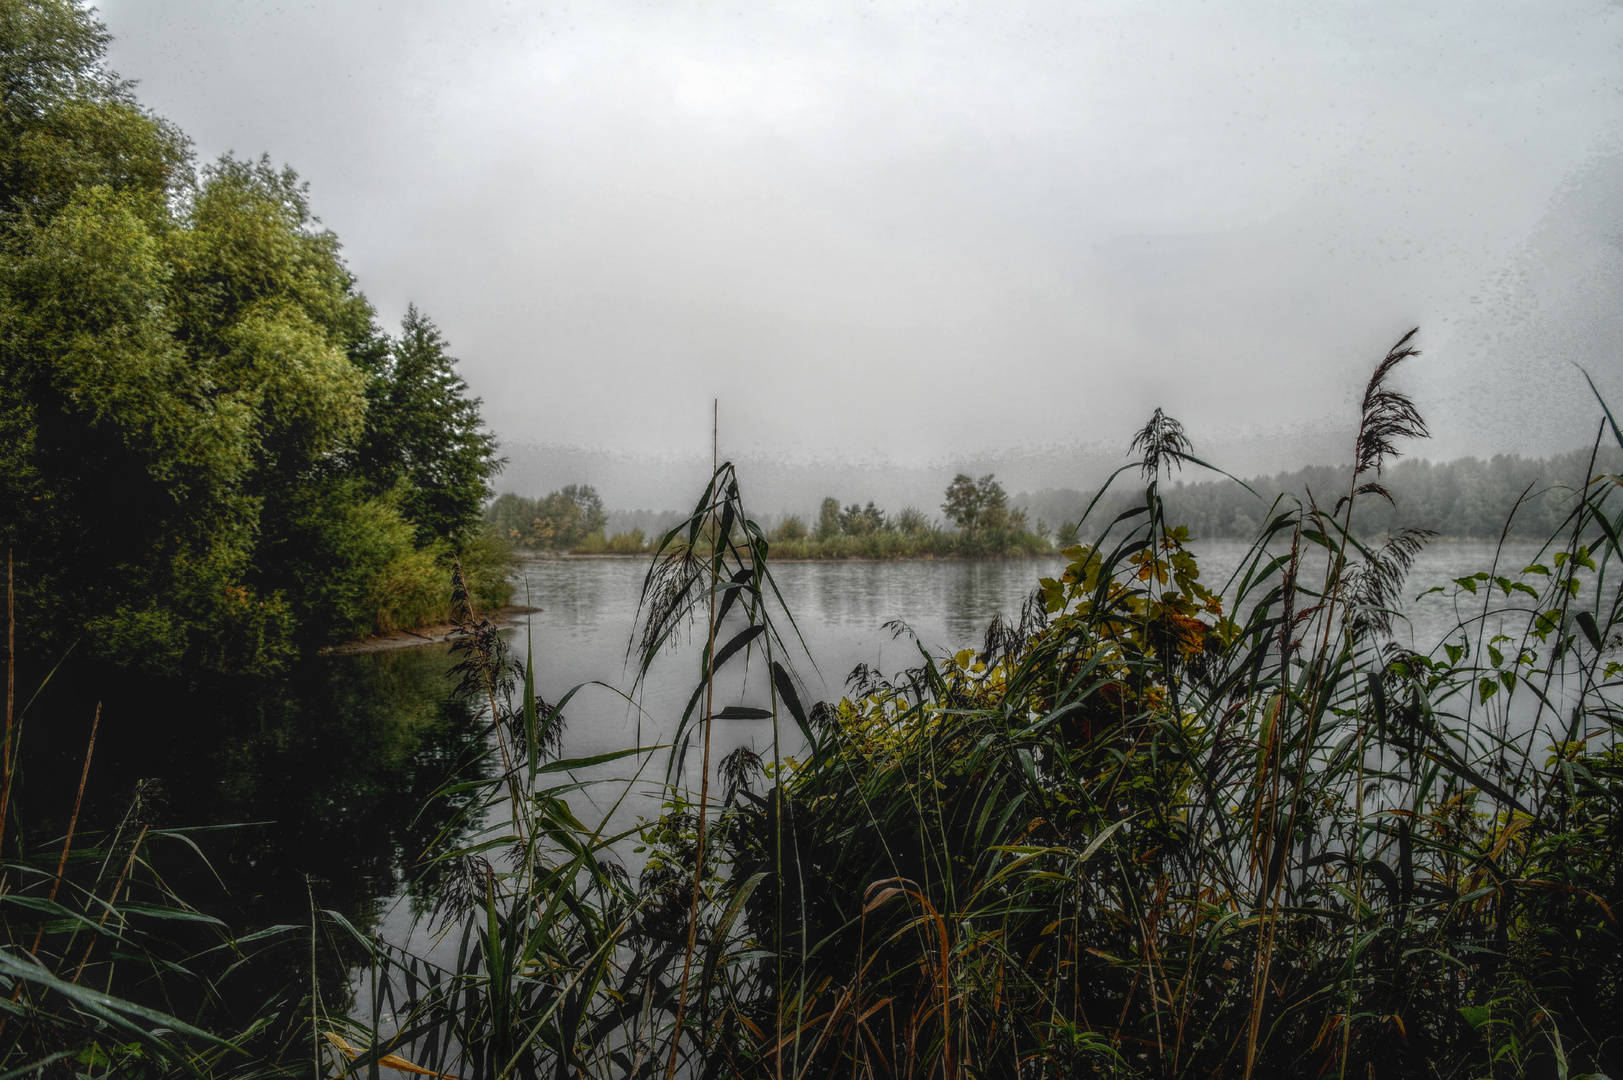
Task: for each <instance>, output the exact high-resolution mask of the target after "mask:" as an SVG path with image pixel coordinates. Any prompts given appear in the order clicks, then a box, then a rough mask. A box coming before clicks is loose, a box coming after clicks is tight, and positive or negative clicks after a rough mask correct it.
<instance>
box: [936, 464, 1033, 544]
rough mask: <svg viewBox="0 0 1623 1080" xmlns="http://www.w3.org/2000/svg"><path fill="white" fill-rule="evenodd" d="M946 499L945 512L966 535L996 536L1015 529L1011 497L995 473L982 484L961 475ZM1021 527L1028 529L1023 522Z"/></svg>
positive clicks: (964, 474)
mask: <svg viewBox="0 0 1623 1080" xmlns="http://www.w3.org/2000/svg"><path fill="white" fill-rule="evenodd" d="M946 496H947V498H946V502H944V503H942V504H941V512H942V513H944V514H946V515H947V518H948V520H950V521H951V522H952V523H953V524H954V525H957V526H958V527H959V528H960V529H962V530H964V531H965V532H969V533H979V532H992V531H997V530H1001V529H1006V528H1009V527H1010V525H1011V522H1010V520H1009V496H1008V495H1007V493H1005V492H1004V490H1003V485H1002V484H1000V483H998V482H997V481H996V480H995V479H993V476H992V474H991V473H987V474H986V475H985V476H982V477H981V478H980V479H979V480H977V479H975V478H974V477H972V476H970V475H969V474H967V473H959V474H958V475H957V476H955V477H953V478H952V483H950V484H948V485H947V493H946ZM1018 527H1019V528H1024V527H1025V522H1024V520H1023V519H1022V520H1021V522H1020V524H1019V526H1018Z"/></svg>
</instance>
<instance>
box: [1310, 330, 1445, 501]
mask: <svg viewBox="0 0 1623 1080" xmlns="http://www.w3.org/2000/svg"><path fill="white" fill-rule="evenodd" d="M1418 333H1420V327H1418V326H1417V327H1415V328H1414V329H1413V330H1410V331H1409V332H1408V333H1407V334H1404V335H1403V336H1402V337H1401V338H1399V339H1398V341H1397V344H1395V345H1393V346H1392V347H1391V348H1390V349H1388V350H1387V352H1386V357H1385V358H1384V359H1382V360H1381V362H1380V363H1379V364H1378V365H1376V368H1375V373H1374V374H1373V375H1371V376H1370V379H1369V385H1368V386H1366V387H1365V388H1364V400H1363V403H1362V405H1361V407H1360V410H1359V420H1358V439H1357V441H1356V442H1355V443H1354V445H1353V483H1354V484H1355V485H1357V486H1356V487H1355V489H1354V491H1353V492H1352V493H1351V494H1349V495H1346V496H1343V497H1342V499H1340V500H1339V501H1338V502H1337V503H1336V506H1335V510H1334V511H1333V513H1335V514H1340V513H1341V509H1342V506H1343V505H1345V504H1347V503H1350V502H1352V500H1353V498H1354V496H1357V495H1365V494H1369V495H1380V496H1382V497H1383V498H1385V499H1386V500H1387V501H1388V502H1391V501H1392V496H1391V494H1390V493H1388V492H1387V490H1386V488H1385V487H1383V486H1381V484H1380V483H1379V482H1378V481H1370V482H1368V483H1365V484H1362V485H1359V484H1358V483H1357V482H1358V478H1359V477H1360V476H1363V475H1364V474H1365V473H1367V472H1370V471H1372V470H1373V471H1374V473H1375V475H1376V476H1379V475H1380V474H1381V469H1382V468H1384V467H1385V465H1386V461H1387V459H1388V458H1395V457H1397V456H1398V449H1397V446H1396V442H1395V440H1397V439H1425V438H1429V437H1430V435H1431V433H1430V432H1429V431H1428V430H1427V428H1426V421H1425V419H1424V418H1423V417H1422V416H1421V415H1420V410H1419V409H1417V408H1415V403H1414V402H1413V401H1412V400H1410V398H1409V396H1408V395H1407V394H1404V393H1402V392H1401V391H1398V390H1394V389H1392V388H1391V387H1389V386H1387V385H1386V380H1387V378H1388V377H1389V376H1390V375H1391V374H1392V372H1393V371H1394V370H1395V369H1396V368H1397V366H1398V365H1399V364H1401V363H1402V362H1403V361H1405V360H1407V359H1408V358H1409V357H1411V356H1419V355H1420V350H1419V349H1416V348H1413V347H1411V346H1410V344H1409V342H1410V341H1412V340H1414V336H1415V335H1416V334H1418Z"/></svg>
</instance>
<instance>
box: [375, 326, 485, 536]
mask: <svg viewBox="0 0 1623 1080" xmlns="http://www.w3.org/2000/svg"><path fill="white" fill-rule="evenodd" d="M456 363H457V362H456V359H455V358H454V357H452V356H451V355H450V353H448V352H447V351H446V343H445V339H444V337H443V336H442V335H441V334H440V331H439V328H438V327H436V326H435V325H434V323H433V321H432V320H431V319H429V318H428V316H426V315H424V314H423V313H422V312H420V311H418V310H417V308H416V307H415V306H412V307H410V308H408V309H407V310H406V317H405V319H404V320H403V321H402V322H401V324H400V336H399V337H398V338H395V339H394V340H393V341H391V342H388V345H387V349H386V351H384V352H383V355H382V356H381V357H379V358H378V362H377V366H376V367H375V368H374V369H373V371H372V376H371V379H370V380H369V382H368V384H367V390H366V396H367V401H368V412H367V418H368V422H367V431H366V435H365V437H364V439H363V440H362V442H361V445H360V448H359V455H358V456H359V464H360V467H361V470H362V471H363V472H364V473H365V474H366V476H367V477H368V478H369V479H370V480H371V481H372V482H373V483H374V484H375V485H377V486H378V487H379V488H381V489H389V488H393V487H395V486H397V485H400V484H404V485H405V488H406V493H405V495H404V497H403V499H402V502H401V509H402V511H403V512H404V513H405V515H406V517H407V518H409V519H410V520H411V521H412V522H413V523H414V524H415V525H416V526H417V534H418V538H419V540H421V541H424V542H427V541H430V540H433V539H457V538H459V537H461V536H462V534H463V533H464V532H465V531H466V530H468V529H469V528H470V527H472V526H473V525H474V524H476V523H477V522H478V521H479V519H480V511H481V509H482V508H483V506H484V503H485V500H486V499H487V498H489V496H490V479H491V477H492V476H494V475H495V474H496V473H497V472H499V471H500V470H501V467H502V464H503V462H502V460H501V459H500V458H498V457H497V456H496V438H495V436H494V435H492V434H491V433H490V432H489V431H487V430H485V427H484V421H483V419H482V418H481V417H480V414H479V408H480V405H481V404H482V402H481V401H480V399H479V398H476V397H470V396H469V394H468V384H467V383H466V382H464V381H463V379H462V377H461V376H460V375H458V374H457V372H456Z"/></svg>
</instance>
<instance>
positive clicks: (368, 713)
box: [24, 648, 485, 1021]
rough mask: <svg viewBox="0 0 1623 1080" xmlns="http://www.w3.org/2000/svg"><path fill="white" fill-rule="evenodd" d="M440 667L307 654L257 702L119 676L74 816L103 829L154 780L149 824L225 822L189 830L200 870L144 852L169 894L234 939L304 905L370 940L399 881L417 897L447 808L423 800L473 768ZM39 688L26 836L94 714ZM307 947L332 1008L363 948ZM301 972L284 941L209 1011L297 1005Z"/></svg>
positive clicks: (297, 945)
mask: <svg viewBox="0 0 1623 1080" xmlns="http://www.w3.org/2000/svg"><path fill="white" fill-rule="evenodd" d="M448 667H449V662H448V661H447V659H446V657H445V654H444V651H443V650H442V649H439V648H433V649H406V650H398V651H394V652H387V653H377V654H372V655H363V656H353V657H341V658H333V659H330V660H321V661H314V662H311V663H309V664H306V665H303V666H302V667H301V668H300V669H299V670H297V671H296V672H295V673H294V675H293V677H292V678H290V679H289V680H288V681H286V682H285V683H282V684H280V685H276V686H269V687H263V686H262V687H260V688H259V689H258V691H257V692H248V691H245V690H244V689H242V688H240V687H239V688H234V689H233V690H232V691H231V692H218V691H216V692H212V693H207V694H196V695H190V696H186V697H177V696H175V695H174V694H173V693H171V692H168V691H159V690H155V689H153V688H150V687H137V686H133V685H131V684H129V683H128V682H125V683H123V687H124V689H123V690H122V691H121V693H120V696H119V698H118V699H117V700H106V701H105V702H104V707H103V720H102V727H101V734H100V735H99V736H98V741H97V747H96V753H95V760H94V763H93V765H92V769H91V775H90V789H91V790H90V792H89V793H88V797H87V806H86V810H85V821H86V823H88V824H89V825H90V826H91V827H93V828H106V827H109V826H110V825H112V824H114V823H116V822H117V820H118V818H119V816H120V815H121V814H122V813H123V811H124V808H125V805H126V803H127V800H128V798H129V795H130V793H131V792H132V791H133V790H134V787H135V784H136V782H137V781H138V780H140V779H143V778H148V777H157V778H160V784H161V787H162V791H163V796H162V801H161V805H160V809H159V813H160V815H161V820H160V822H159V824H160V825H162V826H163V827H166V828H184V827H194V826H221V825H235V826H237V827H235V828H229V829H219V830H213V831H207V832H203V833H199V834H197V835H195V837H194V839H195V840H196V842H197V844H198V847H199V848H201V849H202V851H203V853H204V854H205V855H206V856H207V858H208V860H209V864H210V865H209V866H204V865H203V864H202V862H201V860H199V859H198V857H197V855H196V853H195V852H193V851H192V850H191V849H190V848H189V847H188V846H186V845H185V844H184V843H181V842H178V841H172V842H169V843H167V844H159V845H157V846H156V847H155V856H156V857H157V859H158V861H159V863H160V865H158V866H157V867H156V869H157V870H158V871H159V872H160V873H162V874H163V875H164V878H165V880H166V881H168V883H169V885H170V886H171V887H172V888H173V889H174V891H175V892H176V893H177V894H178V895H180V896H182V897H184V898H185V899H186V900H187V901H188V902H190V903H192V904H194V905H196V906H197V907H198V908H199V909H201V910H203V911H204V912H206V913H208V914H210V915H214V916H217V917H218V918H220V919H222V920H224V921H225V922H226V923H227V924H228V925H229V926H230V927H231V928H232V930H233V931H234V932H236V933H237V934H238V935H239V936H240V935H245V934H247V933H250V932H252V931H255V930H259V929H262V928H265V927H271V926H277V925H294V926H300V925H302V926H305V927H308V925H309V923H310V907H311V900H312V896H313V898H314V902H315V904H316V906H317V907H320V908H329V909H332V910H334V911H337V912H338V913H340V914H342V915H343V916H344V917H345V918H347V919H348V920H349V921H350V922H351V923H352V924H353V925H354V926H355V927H356V928H357V929H358V930H360V931H361V932H363V933H367V934H370V933H372V932H374V930H375V929H376V925H377V918H378V912H379V907H380V905H379V903H378V901H379V899H380V898H382V897H387V896H389V895H391V894H393V893H395V892H397V891H398V890H399V889H400V888H401V886H402V885H403V884H405V885H406V886H407V887H408V888H411V889H413V892H414V893H416V892H417V891H418V888H420V884H421V883H419V885H418V886H417V887H414V886H413V885H412V884H411V882H412V879H413V878H417V877H420V876H421V874H420V871H419V869H418V867H419V864H420V858H421V856H422V855H423V853H424V851H425V850H426V849H427V848H428V847H429V846H430V845H431V844H432V843H433V842H434V840H435V838H436V837H437V836H438V835H439V833H440V830H441V829H442V828H443V827H444V826H445V824H446V822H447V821H449V820H450V819H451V818H452V817H453V814H454V813H455V811H456V810H457V809H458V807H457V805H456V804H455V802H454V801H453V800H454V797H453V800H445V799H441V800H431V799H430V796H431V795H432V794H433V793H434V792H435V791H436V790H437V789H439V788H440V787H441V786H442V785H444V784H445V783H446V782H447V781H449V780H453V779H472V778H473V777H474V776H475V775H477V774H479V773H481V772H482V771H484V769H485V765H484V763H483V760H482V758H481V752H482V751H483V749H484V740H483V738H482V737H481V729H480V727H479V726H478V725H477V724H475V723H474V722H473V719H472V717H471V715H470V711H469V709H468V708H467V706H466V705H464V704H463V703H461V702H459V701H456V700H454V699H453V698H452V697H451V695H450V691H451V683H450V681H449V680H447V679H446V678H445V671H446V670H447V668H448ZM58 678H59V679H60V676H59V677H58ZM109 681H110V680H107V679H102V678H89V677H86V678H81V679H78V680H75V682H76V683H77V684H78V685H80V686H96V685H100V686H101V687H102V688H103V689H104V690H105V687H106V686H107V685H108V683H109ZM53 686H54V687H56V688H57V689H56V692H54V693H52V694H51V695H49V697H48V698H46V697H42V698H41V700H40V702H38V703H37V704H36V705H35V706H34V709H33V713H34V715H33V716H31V718H30V721H29V722H30V725H31V727H32V728H33V730H31V731H30V733H29V741H30V742H31V743H32V744H33V745H32V746H30V747H29V748H28V753H27V757H28V758H29V759H30V762H31V765H32V767H31V772H32V774H33V775H31V776H29V777H28V778H27V784H26V792H25V795H26V798H27V799H28V802H27V805H26V807H25V816H24V820H25V821H28V822H29V823H30V825H31V826H32V828H31V829H30V832H31V833H32V834H33V837H34V842H36V843H38V842H44V841H45V839H46V838H47V837H48V836H53V835H54V836H60V835H61V822H62V821H63V820H64V819H65V818H66V816H67V812H68V811H69V810H70V809H71V805H70V801H71V798H72V792H73V790H74V788H75V787H76V786H77V781H78V769H79V766H80V764H81V763H82V755H83V753H84V740H85V737H86V735H87V733H88V728H89V718H90V716H91V714H92V712H93V710H94V707H95V706H94V702H93V701H87V700H85V699H86V696H87V695H86V693H81V692H78V691H76V690H74V689H71V688H69V684H68V682H67V681H61V682H58V681H57V680H53ZM46 717H52V718H56V717H61V718H63V720H64V722H62V723H55V724H53V723H46V722H43V721H44V720H45V718H46ZM80 717H82V718H83V719H82V722H81V720H80V719H79V718H80ZM465 797H466V796H464V798H465ZM210 867H212V870H211V869H210ZM216 875H217V876H216ZM198 942H199V944H203V943H204V939H203V938H202V937H199V938H198ZM318 955H319V956H320V958H321V959H320V964H321V969H322V970H321V971H320V972H319V975H320V978H321V985H322V994H323V998H324V1004H325V1005H326V1006H327V1008H328V1009H330V1010H337V1011H341V1010H343V1009H344V1008H345V1007H346V1006H347V1004H348V1003H347V1001H345V1000H344V997H345V995H346V994H347V993H348V990H347V989H346V987H347V979H346V974H347V968H348V967H349V966H350V965H352V964H354V963H357V962H360V961H361V960H362V959H363V958H364V957H363V955H362V950H361V949H360V948H359V946H358V944H357V943H355V942H354V941H352V940H342V941H339V940H330V939H329V940H327V941H324V942H323V943H322V947H321V948H320V949H319V950H318ZM309 963H310V955H309V938H308V934H307V933H295V934H289V935H287V937H286V939H285V940H284V941H283V943H282V944H280V945H278V946H276V947H274V948H271V949H268V950H266V951H265V952H263V953H261V954H259V955H257V956H256V957H255V958H254V959H253V960H252V961H251V962H250V963H248V964H246V965H244V966H243V967H242V968H239V969H238V970H237V971H235V972H234V973H232V974H231V976H230V977H229V979H228V981H227V982H226V984H225V985H224V986H223V987H222V991H223V1000H222V1002H221V1007H222V1008H223V1009H224V1010H225V1011H226V1012H228V1013H233V1014H236V1016H235V1017H234V1018H235V1019H238V1020H241V1021H247V1020H248V1019H249V1018H250V1017H251V1016H252V1015H253V1014H254V1013H255V1012H261V1015H262V1014H263V1013H262V1011H261V1010H262V1009H263V1006H264V1003H265V1002H267V1001H272V1000H275V999H278V998H286V999H287V1000H288V1001H289V1004H290V1005H296V1003H297V1000H298V998H299V997H300V996H301V995H303V994H305V993H307V992H308V987H309V979H310V971H309ZM166 992H168V991H167V989H166Z"/></svg>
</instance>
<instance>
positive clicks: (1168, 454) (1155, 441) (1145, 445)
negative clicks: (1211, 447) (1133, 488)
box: [1127, 406, 1195, 479]
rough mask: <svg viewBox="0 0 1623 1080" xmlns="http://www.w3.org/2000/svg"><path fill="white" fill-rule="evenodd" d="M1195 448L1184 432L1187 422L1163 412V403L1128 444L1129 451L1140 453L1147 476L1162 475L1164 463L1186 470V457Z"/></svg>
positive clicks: (1142, 468)
mask: <svg viewBox="0 0 1623 1080" xmlns="http://www.w3.org/2000/svg"><path fill="white" fill-rule="evenodd" d="M1194 449H1195V448H1194V446H1193V445H1192V444H1191V443H1190V442H1189V439H1188V438H1187V437H1186V436H1185V435H1184V433H1183V425H1182V424H1180V423H1178V421H1176V420H1174V419H1173V418H1172V417H1170V416H1168V415H1166V414H1165V413H1163V412H1162V411H1161V409H1160V407H1159V406H1158V407H1157V408H1156V410H1155V412H1154V414H1153V415H1151V416H1150V419H1149V422H1148V423H1146V424H1145V425H1144V426H1143V427H1142V428H1140V429H1139V431H1138V434H1136V435H1134V436H1133V441H1132V442H1131V443H1129V444H1128V446H1127V452H1128V453H1130V454H1131V453H1137V454H1138V455H1139V463H1140V464H1139V467H1140V469H1141V470H1142V472H1143V475H1144V477H1145V478H1146V479H1149V478H1152V477H1154V476H1156V475H1158V474H1159V473H1160V471H1161V467H1162V465H1163V464H1165V465H1169V466H1170V465H1176V466H1177V467H1178V468H1179V469H1182V468H1183V462H1184V459H1186V458H1187V457H1189V456H1190V455H1191V454H1192V453H1194Z"/></svg>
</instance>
